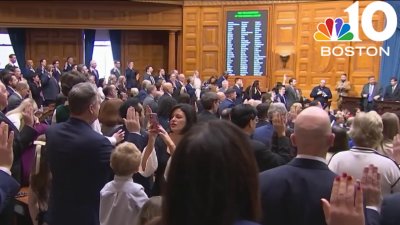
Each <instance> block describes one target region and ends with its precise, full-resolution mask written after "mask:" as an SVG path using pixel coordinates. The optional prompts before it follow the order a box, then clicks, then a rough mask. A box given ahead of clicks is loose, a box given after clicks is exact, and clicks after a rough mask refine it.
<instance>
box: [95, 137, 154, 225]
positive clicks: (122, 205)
mask: <svg viewBox="0 0 400 225" xmlns="http://www.w3.org/2000/svg"><path fill="white" fill-rule="evenodd" d="M140 162H141V152H140V151H139V150H138V149H137V147H136V146H135V145H134V144H132V143H128V142H125V143H122V144H120V145H118V146H117V147H116V148H115V150H114V151H113V152H112V154H111V162H110V165H111V168H112V169H113V171H114V174H115V176H114V180H113V181H111V182H108V183H107V184H106V185H105V186H104V187H103V189H102V190H101V191H100V224H101V225H128V224H129V225H132V224H134V223H135V221H136V217H137V215H138V213H139V211H140V209H141V208H142V206H143V205H144V203H146V201H147V200H148V197H147V195H146V193H145V192H144V188H143V187H142V186H141V185H140V184H136V183H134V182H133V179H132V175H133V174H134V173H136V172H138V170H139V166H140Z"/></svg>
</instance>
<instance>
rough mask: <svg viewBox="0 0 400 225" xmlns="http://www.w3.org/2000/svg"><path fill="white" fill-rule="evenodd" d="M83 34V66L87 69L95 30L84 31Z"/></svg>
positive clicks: (91, 55)
mask: <svg viewBox="0 0 400 225" xmlns="http://www.w3.org/2000/svg"><path fill="white" fill-rule="evenodd" d="M83 32H84V34H85V65H86V66H87V67H88V68H89V66H90V61H91V60H92V57H93V48H94V40H95V37H96V30H90V29H85V30H84V31H83Z"/></svg>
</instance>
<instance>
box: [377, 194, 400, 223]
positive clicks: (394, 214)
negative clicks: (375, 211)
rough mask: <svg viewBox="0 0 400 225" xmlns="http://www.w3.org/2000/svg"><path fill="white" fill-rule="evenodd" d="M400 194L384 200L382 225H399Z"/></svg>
mask: <svg viewBox="0 0 400 225" xmlns="http://www.w3.org/2000/svg"><path fill="white" fill-rule="evenodd" d="M399 206H400V193H395V194H392V195H387V196H385V198H384V199H383V203H382V208H381V225H398V224H399V221H400V214H399Z"/></svg>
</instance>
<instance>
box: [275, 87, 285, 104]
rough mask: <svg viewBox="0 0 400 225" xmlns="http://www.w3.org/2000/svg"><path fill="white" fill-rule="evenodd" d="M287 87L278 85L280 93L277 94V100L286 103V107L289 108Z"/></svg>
mask: <svg viewBox="0 0 400 225" xmlns="http://www.w3.org/2000/svg"><path fill="white" fill-rule="evenodd" d="M285 93H286V88H285V86H283V85H282V86H279V87H278V94H277V95H276V96H275V102H280V103H282V104H284V105H285V107H286V109H287V108H288V105H287V100H286V94H285Z"/></svg>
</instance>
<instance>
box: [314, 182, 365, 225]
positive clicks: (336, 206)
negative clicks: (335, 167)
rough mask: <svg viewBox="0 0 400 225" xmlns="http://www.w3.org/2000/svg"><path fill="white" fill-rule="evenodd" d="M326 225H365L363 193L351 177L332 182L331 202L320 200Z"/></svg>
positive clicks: (358, 183) (359, 185) (358, 184)
mask: <svg viewBox="0 0 400 225" xmlns="http://www.w3.org/2000/svg"><path fill="white" fill-rule="evenodd" d="M321 201H322V208H323V210H324V215H325V221H326V223H327V225H365V219H364V206H363V191H362V188H361V184H360V182H357V184H356V182H355V181H354V179H353V178H352V177H351V176H346V175H345V174H344V175H343V176H342V177H337V178H336V179H335V181H334V182H333V187H332V193H331V201H330V203H329V202H328V201H327V200H326V199H321Z"/></svg>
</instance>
